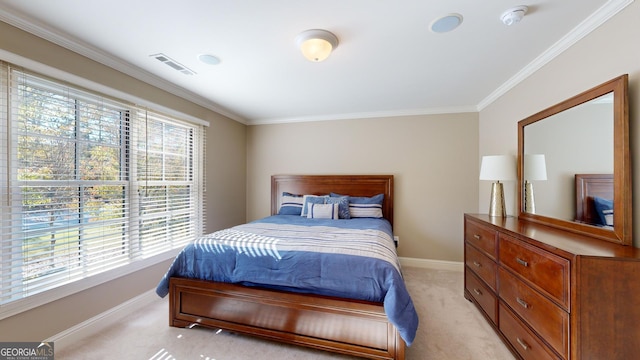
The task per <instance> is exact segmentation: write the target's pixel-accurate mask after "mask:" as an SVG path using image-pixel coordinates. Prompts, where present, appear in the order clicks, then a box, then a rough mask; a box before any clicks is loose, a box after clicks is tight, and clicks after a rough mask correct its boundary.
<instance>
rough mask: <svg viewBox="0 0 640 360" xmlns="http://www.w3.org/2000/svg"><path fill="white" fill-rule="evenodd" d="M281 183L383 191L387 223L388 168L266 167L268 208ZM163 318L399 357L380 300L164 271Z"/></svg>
mask: <svg viewBox="0 0 640 360" xmlns="http://www.w3.org/2000/svg"><path fill="white" fill-rule="evenodd" d="M284 191H287V192H290V193H294V194H328V193H329V192H335V193H339V194H345V195H351V196H373V195H377V194H380V193H383V194H385V197H384V203H383V216H384V217H385V218H387V219H388V220H389V221H390V222H391V223H392V224H393V175H336V176H330V175H274V176H272V177H271V213H272V214H276V213H277V212H278V209H279V206H280V203H279V201H280V197H281V196H280V195H281V194H282V192H284ZM169 324H170V325H171V326H176V327H187V326H191V325H192V324H198V325H202V326H205V327H211V328H216V329H217V328H220V329H226V330H229V331H234V332H238V333H244V334H249V335H254V336H259V337H263V338H267V339H272V340H277V341H282V342H285V343H290V344H296V345H302V346H308V347H312V348H316V349H322V350H327V351H331V352H336V353H342V354H348V355H355V356H359V357H364V358H370V359H397V360H402V359H404V357H405V343H404V341H403V340H402V338H401V337H400V335H399V333H398V331H397V329H396V328H395V326H394V325H393V324H391V323H390V322H389V321H388V319H387V317H386V315H385V313H384V308H383V305H382V303H372V302H366V301H358V300H351V299H342V298H335V297H327V296H317V295H308V294H297V293H287V292H282V291H274V290H267V289H260V288H255V287H244V286H239V285H233V284H226V283H217V282H212V281H203V280H194V279H185V278H171V279H170V284H169Z"/></svg>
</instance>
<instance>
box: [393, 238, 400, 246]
mask: <svg viewBox="0 0 640 360" xmlns="http://www.w3.org/2000/svg"><path fill="white" fill-rule="evenodd" d="M393 241H395V243H396V246H398V245H400V236H398V235H394V236H393Z"/></svg>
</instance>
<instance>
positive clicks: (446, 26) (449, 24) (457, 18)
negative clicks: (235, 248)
mask: <svg viewBox="0 0 640 360" xmlns="http://www.w3.org/2000/svg"><path fill="white" fill-rule="evenodd" d="M460 24H462V15H460V14H448V15H445V16H442V17H439V18H437V19H435V20H434V21H433V22H431V27H430V28H431V31H433V32H435V33H446V32H449V31H451V30H453V29H455V28H457V27H458V26H460Z"/></svg>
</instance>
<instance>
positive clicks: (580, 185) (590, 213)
mask: <svg viewBox="0 0 640 360" xmlns="http://www.w3.org/2000/svg"><path fill="white" fill-rule="evenodd" d="M575 178H576V221H578V222H582V223H587V224H597V223H599V219H598V213H597V212H596V208H595V206H594V203H593V198H594V197H596V196H597V197H601V198H604V199H613V174H576V175H575Z"/></svg>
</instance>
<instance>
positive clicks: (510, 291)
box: [464, 214, 640, 360]
mask: <svg viewBox="0 0 640 360" xmlns="http://www.w3.org/2000/svg"><path fill="white" fill-rule="evenodd" d="M464 228H465V229H464V237H465V241H464V249H465V250H464V257H465V273H464V287H465V289H464V296H465V298H467V299H468V300H470V301H472V302H473V303H475V304H476V306H477V307H478V309H479V310H480V311H481V313H482V314H483V315H484V316H485V317H486V319H487V320H488V321H489V323H491V325H492V326H493V328H494V329H495V330H496V332H497V333H498V334H499V335H500V337H501V338H502V339H503V340H504V342H505V344H507V346H508V347H509V348H510V349H511V351H512V352H513V354H514V355H515V356H516V357H517V358H521V359H535V360H542V359H594V360H603V359H606V360H614V359H625V360H626V359H638V358H640V249H637V248H634V247H631V246H622V245H618V244H613V243H610V242H606V241H601V240H598V239H595V238H590V237H587V236H583V235H579V234H576V233H572V232H567V231H564V230H560V229H555V228H552V227H549V226H545V225H541V224H536V223H532V222H528V221H523V220H518V219H517V218H515V217H506V218H502V217H490V216H488V215H475V214H465V216H464Z"/></svg>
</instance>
